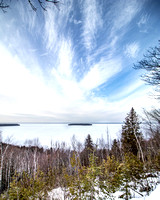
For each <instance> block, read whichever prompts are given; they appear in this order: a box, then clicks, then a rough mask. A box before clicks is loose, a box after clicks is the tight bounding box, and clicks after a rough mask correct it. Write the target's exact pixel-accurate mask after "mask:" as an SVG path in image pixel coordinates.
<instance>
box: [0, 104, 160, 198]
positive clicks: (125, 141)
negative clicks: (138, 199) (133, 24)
mask: <svg viewBox="0 0 160 200" xmlns="http://www.w3.org/2000/svg"><path fill="white" fill-rule="evenodd" d="M146 115H147V120H146V122H145V125H146V131H147V133H148V135H149V136H148V138H144V136H143V133H142V131H141V129H140V121H139V118H138V115H137V114H136V111H135V110H134V108H132V109H131V110H130V112H129V113H128V114H127V116H126V118H125V121H124V125H122V131H121V138H120V140H117V139H114V140H113V142H112V144H111V145H109V144H107V143H105V141H104V140H103V139H101V140H99V142H98V143H97V144H94V143H93V141H92V138H91V136H90V135H88V136H87V137H86V138H85V142H84V144H81V143H80V142H78V141H77V140H76V138H75V136H73V138H72V141H71V147H67V145H66V144H65V142H62V143H58V142H56V143H55V144H52V146H51V147H50V148H49V149H44V148H43V147H40V146H39V145H38V140H34V141H29V142H28V144H26V145H25V146H16V145H12V144H11V142H9V141H8V143H4V142H2V139H1V143H0V158H1V159H0V162H1V165H0V190H1V196H0V199H26V200H27V199H49V197H48V193H49V192H50V191H52V190H53V189H54V188H59V187H60V188H62V189H63V191H64V199H91V200H92V199H114V197H113V195H112V194H114V193H115V192H116V191H122V192H123V193H122V195H121V196H120V197H119V198H122V199H130V198H131V197H132V195H131V194H132V192H133V191H134V192H136V193H138V194H139V195H142V196H143V192H146V193H147V194H149V193H150V192H151V191H152V190H153V189H154V188H155V187H156V184H157V183H156V182H155V183H153V182H151V181H150V180H152V179H151V178H153V177H156V176H158V173H159V171H160V142H159V141H160V133H159V123H158V122H157V123H156V121H155V123H153V118H154V119H155V120H156V118H155V117H156V114H155V113H154V116H153V115H151V114H149V113H146ZM102 194H103V198H102V197H101V195H102Z"/></svg>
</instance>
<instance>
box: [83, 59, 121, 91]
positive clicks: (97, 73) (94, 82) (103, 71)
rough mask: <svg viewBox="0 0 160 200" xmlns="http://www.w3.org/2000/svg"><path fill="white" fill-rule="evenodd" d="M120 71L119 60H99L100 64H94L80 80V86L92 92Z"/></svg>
mask: <svg viewBox="0 0 160 200" xmlns="http://www.w3.org/2000/svg"><path fill="white" fill-rule="evenodd" d="M121 69H122V65H121V61H120V59H113V60H105V59H101V60H100V62H98V63H95V65H94V66H93V67H92V68H91V69H90V71H89V72H88V73H87V74H86V76H85V77H84V78H83V79H82V80H81V86H82V87H84V88H85V89H86V90H92V89H94V88H96V87H98V86H100V85H101V84H103V83H105V82H106V81H108V80H109V79H110V78H111V77H113V76H114V75H115V74H117V73H118V72H120V71H121Z"/></svg>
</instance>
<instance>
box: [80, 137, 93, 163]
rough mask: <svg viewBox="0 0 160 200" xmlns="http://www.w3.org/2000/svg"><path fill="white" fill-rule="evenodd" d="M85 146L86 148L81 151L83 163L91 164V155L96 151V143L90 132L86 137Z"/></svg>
mask: <svg viewBox="0 0 160 200" xmlns="http://www.w3.org/2000/svg"><path fill="white" fill-rule="evenodd" d="M84 146H85V147H84V150H83V151H82V153H81V162H82V165H84V166H89V156H90V154H92V153H93V151H94V144H93V141H92V138H91V136H90V135H89V134H88V136H87V138H86V139H85V143H84Z"/></svg>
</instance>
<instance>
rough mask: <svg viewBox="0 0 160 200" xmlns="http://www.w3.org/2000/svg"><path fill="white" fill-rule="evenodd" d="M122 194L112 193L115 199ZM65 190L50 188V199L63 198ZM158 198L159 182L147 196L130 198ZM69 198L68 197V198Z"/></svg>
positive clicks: (146, 199) (149, 199) (159, 194)
mask: <svg viewBox="0 0 160 200" xmlns="http://www.w3.org/2000/svg"><path fill="white" fill-rule="evenodd" d="M121 194H122V192H116V193H115V194H113V196H114V197H115V200H120V199H121V200H123V199H122V198H119V196H120V195H121ZM64 195H65V192H64V191H63V190H62V189H61V188H57V189H54V190H52V191H51V192H50V193H49V198H50V200H53V199H54V200H64ZM159 199H160V184H159V185H157V186H156V188H155V190H154V191H152V192H151V193H150V195H149V196H143V197H141V196H140V195H136V194H135V198H132V200H159ZM68 200H69V199H68Z"/></svg>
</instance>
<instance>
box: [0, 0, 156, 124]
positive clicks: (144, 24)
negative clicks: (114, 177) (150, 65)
mask: <svg viewBox="0 0 160 200" xmlns="http://www.w3.org/2000/svg"><path fill="white" fill-rule="evenodd" d="M37 2H38V1H34V5H35V7H36V8H37V11H36V12H35V11H33V10H32V9H31V7H30V5H29V4H28V1H27V0H25V1H11V3H10V7H9V8H8V9H7V10H6V11H7V12H5V13H4V12H3V11H2V10H0V122H1V123H2V122H18V123H20V122H54V123H63V122H96V123H101V122H121V121H124V118H125V117H126V113H128V112H129V111H130V109H131V107H134V108H135V111H136V112H137V113H138V114H139V115H141V114H142V113H143V109H147V110H149V109H151V108H152V107H153V106H156V105H158V104H157V103H158V102H157V101H156V100H155V99H154V98H153V97H151V93H152V92H153V91H152V90H153V88H152V87H151V86H148V85H146V83H145V82H143V81H142V80H141V78H140V76H141V74H142V73H143V71H141V70H135V69H133V64H136V63H137V62H138V61H139V60H141V59H143V55H144V54H145V53H146V51H147V49H149V48H150V47H154V46H156V45H158V40H159V39H160V37H159V34H160V0H141V1H139V0H129V1H128V0H114V1H112V0H83V1H82V0H62V1H60V3H59V5H58V8H57V7H56V6H54V5H52V3H47V4H46V5H45V6H46V9H47V11H43V10H42V9H41V8H40V6H39V5H38V3H37Z"/></svg>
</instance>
